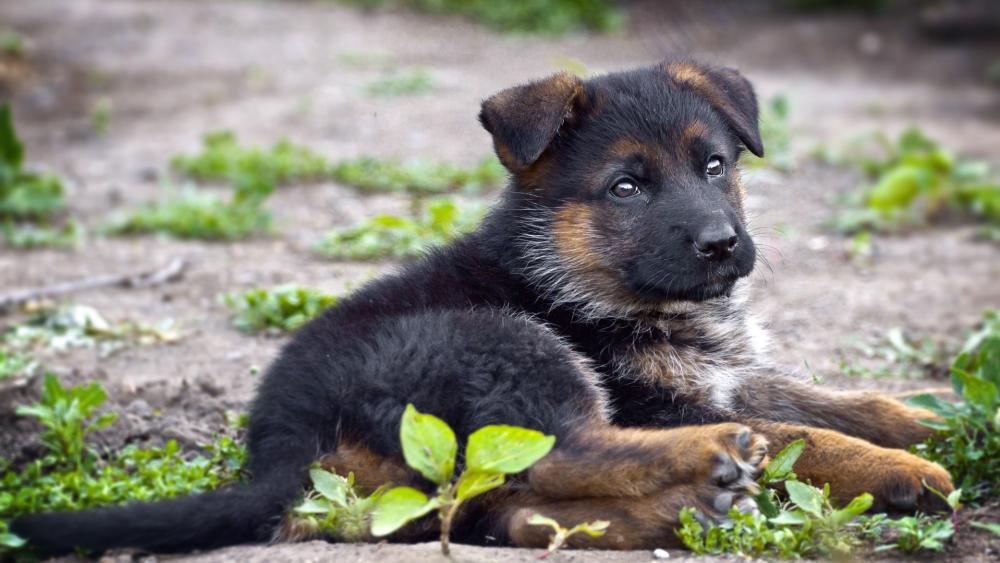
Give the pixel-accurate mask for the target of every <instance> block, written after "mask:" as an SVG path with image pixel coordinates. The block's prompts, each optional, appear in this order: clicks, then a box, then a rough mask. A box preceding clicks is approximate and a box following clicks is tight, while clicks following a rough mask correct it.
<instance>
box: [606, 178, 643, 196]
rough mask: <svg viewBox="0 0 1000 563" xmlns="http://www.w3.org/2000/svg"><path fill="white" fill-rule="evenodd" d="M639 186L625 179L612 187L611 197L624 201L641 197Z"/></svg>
mask: <svg viewBox="0 0 1000 563" xmlns="http://www.w3.org/2000/svg"><path fill="white" fill-rule="evenodd" d="M639 193H640V192H639V186H637V185H636V184H635V182H633V181H632V180H629V179H627V178H623V179H621V180H618V181H617V182H615V185H613V186H611V195H613V196H615V197H620V198H622V199H625V198H628V197H634V196H637V195H639Z"/></svg>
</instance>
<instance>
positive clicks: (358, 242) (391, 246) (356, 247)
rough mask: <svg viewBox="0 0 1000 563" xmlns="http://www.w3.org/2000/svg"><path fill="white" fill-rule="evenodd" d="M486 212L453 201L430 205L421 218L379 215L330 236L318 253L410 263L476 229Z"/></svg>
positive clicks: (353, 258)
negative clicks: (431, 248)
mask: <svg viewBox="0 0 1000 563" xmlns="http://www.w3.org/2000/svg"><path fill="white" fill-rule="evenodd" d="M482 215H483V210H482V209H481V208H479V207H468V208H460V207H459V206H458V205H456V204H455V203H454V202H452V201H450V200H437V201H432V202H430V203H429V204H428V205H427V206H426V208H425V209H424V211H423V212H422V213H421V215H420V217H419V218H417V219H408V218H405V217H398V216H396V215H379V216H377V217H373V218H372V219H369V220H368V221H366V222H364V223H362V224H361V225H358V226H356V227H351V228H347V229H335V230H333V231H331V232H329V233H328V234H327V235H326V237H325V238H324V239H323V241H321V242H320V243H319V244H318V245H317V247H316V249H317V251H318V252H320V253H321V254H323V255H325V256H327V257H330V258H334V259H338V260H375V259H380V258H391V259H407V258H414V257H417V256H420V255H421V254H422V253H423V252H424V251H425V250H426V249H427V248H428V247H430V246H438V245H444V244H447V243H448V242H450V241H451V240H453V239H454V238H455V237H457V236H459V235H460V234H462V233H464V232H466V231H469V230H472V229H473V228H475V226H476V224H477V223H478V222H479V219H480V218H481V217H482Z"/></svg>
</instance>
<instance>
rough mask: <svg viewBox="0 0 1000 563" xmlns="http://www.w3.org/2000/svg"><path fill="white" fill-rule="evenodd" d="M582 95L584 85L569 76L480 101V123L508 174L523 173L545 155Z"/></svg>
mask: <svg viewBox="0 0 1000 563" xmlns="http://www.w3.org/2000/svg"><path fill="white" fill-rule="evenodd" d="M582 92H583V82H582V81H581V80H580V79H579V78H577V77H576V76H574V75H572V74H569V73H561V74H556V75H553V76H551V77H549V78H546V79H544V80H539V81H537V82H532V83H530V84H525V85H523V86H515V87H513V88H508V89H506V90H503V91H502V92H500V93H498V94H495V95H493V96H492V97H491V98H489V99H488V100H486V101H485V102H483V108H482V111H481V112H479V121H480V123H482V124H483V127H485V128H486V130H487V131H489V132H490V134H491V135H493V146H494V147H495V148H496V151H497V156H499V157H500V162H502V163H503V165H504V166H506V167H507V168H508V169H509V170H510V171H511V172H518V171H520V170H524V169H525V168H526V167H527V166H529V165H531V163H533V162H535V160H537V159H538V157H539V156H541V155H542V153H543V152H545V149H546V147H548V146H549V143H551V142H552V139H553V138H555V136H556V133H558V132H559V128H560V127H562V125H563V122H564V121H566V119H567V118H568V117H569V116H570V114H571V113H572V111H573V102H574V101H575V100H576V98H577V96H579V95H580V94H581V93H582Z"/></svg>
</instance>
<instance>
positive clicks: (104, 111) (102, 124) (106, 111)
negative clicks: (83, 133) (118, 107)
mask: <svg viewBox="0 0 1000 563" xmlns="http://www.w3.org/2000/svg"><path fill="white" fill-rule="evenodd" d="M113 108H114V106H113V105H112V104H111V98H108V97H102V98H100V99H98V100H97V101H96V102H94V106H93V107H92V108H91V110H90V125H91V127H93V129H94V132H95V133H97V134H98V135H104V134H105V133H107V132H108V128H109V127H110V126H111V112H112V110H113Z"/></svg>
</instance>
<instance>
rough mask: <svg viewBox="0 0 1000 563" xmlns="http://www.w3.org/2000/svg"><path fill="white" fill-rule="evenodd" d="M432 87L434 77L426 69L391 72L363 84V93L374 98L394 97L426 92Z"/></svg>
mask: <svg viewBox="0 0 1000 563" xmlns="http://www.w3.org/2000/svg"><path fill="white" fill-rule="evenodd" d="M433 89H434V79H433V78H432V77H431V75H430V73H429V72H427V71H426V70H414V71H410V72H395V71H394V72H391V73H389V74H387V75H385V76H383V77H381V78H377V79H375V80H373V81H371V82H369V83H368V84H366V85H365V88H364V91H365V94H368V95H369V96H373V97H376V98H396V97H399V96H416V95H419V94H426V93H428V92H430V91H431V90H433Z"/></svg>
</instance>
